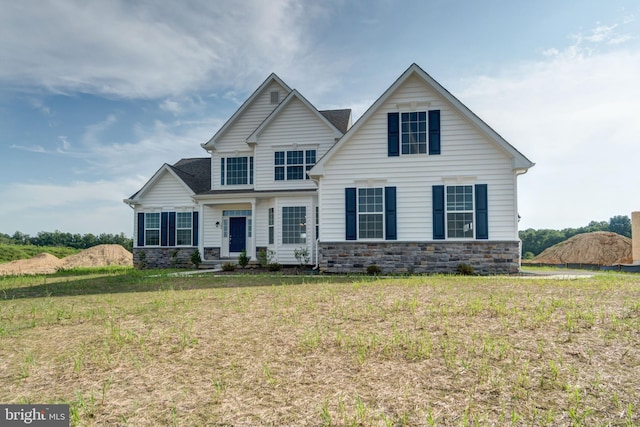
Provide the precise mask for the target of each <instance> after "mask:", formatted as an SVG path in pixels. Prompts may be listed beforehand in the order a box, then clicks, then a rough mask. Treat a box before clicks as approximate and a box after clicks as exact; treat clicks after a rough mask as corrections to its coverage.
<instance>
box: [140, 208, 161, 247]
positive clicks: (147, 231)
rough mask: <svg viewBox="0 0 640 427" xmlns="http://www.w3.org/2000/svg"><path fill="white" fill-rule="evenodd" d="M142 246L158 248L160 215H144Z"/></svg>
mask: <svg viewBox="0 0 640 427" xmlns="http://www.w3.org/2000/svg"><path fill="white" fill-rule="evenodd" d="M144 245H145V246H160V213H159V212H158V213H145V214H144Z"/></svg>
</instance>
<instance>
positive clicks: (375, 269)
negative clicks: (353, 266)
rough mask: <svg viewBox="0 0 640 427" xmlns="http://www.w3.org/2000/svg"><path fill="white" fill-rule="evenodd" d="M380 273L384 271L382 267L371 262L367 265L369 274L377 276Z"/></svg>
mask: <svg viewBox="0 0 640 427" xmlns="http://www.w3.org/2000/svg"><path fill="white" fill-rule="evenodd" d="M380 273H382V269H381V268H380V267H378V266H377V265H375V264H371V265H370V266H368V267H367V274H368V275H369V276H377V275H378V274H380Z"/></svg>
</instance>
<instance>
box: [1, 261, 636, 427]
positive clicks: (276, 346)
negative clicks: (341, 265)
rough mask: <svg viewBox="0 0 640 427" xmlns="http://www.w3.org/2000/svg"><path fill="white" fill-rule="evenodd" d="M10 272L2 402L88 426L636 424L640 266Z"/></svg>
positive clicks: (5, 292)
mask: <svg viewBox="0 0 640 427" xmlns="http://www.w3.org/2000/svg"><path fill="white" fill-rule="evenodd" d="M169 273H171V271H137V270H132V269H124V270H116V269H106V270H101V271H95V270H94V271H92V270H78V271H75V272H64V273H58V274H55V275H50V276H36V277H10V278H4V279H0V366H1V368H2V369H0V401H1V402H5V403H26V402H33V403H69V404H70V405H71V418H72V425H74V426H75V425H185V426H191V425H194V426H195V425H217V424H219V425H325V426H330V425H331V426H387V425H390V426H400V425H407V426H412V425H445V426H448V425H451V426H466V425H514V426H526V425H536V426H537V425H576V426H577V425H584V426H588V425H620V426H626V425H629V426H631V425H638V424H640V414H639V412H638V402H639V401H640V377H639V376H638V375H637V373H638V368H639V367H640V277H638V276H632V275H626V276H625V275H609V274H602V275H597V276H596V277H593V278H584V279H574V280H558V279H553V278H539V279H531V278H521V277H459V276H458V277H454V276H429V277H405V278H369V277H344V276H328V277H327V276H322V275H319V276H311V277H303V276H299V277H284V276H276V275H257V276H256V275H244V276H243V275H237V276H211V275H198V276H188V277H175V276H171V275H170V274H169Z"/></svg>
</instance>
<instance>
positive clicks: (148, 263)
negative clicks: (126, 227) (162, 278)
mask: <svg viewBox="0 0 640 427" xmlns="http://www.w3.org/2000/svg"><path fill="white" fill-rule="evenodd" d="M196 249H198V248H195V247H192V248H133V266H134V267H135V268H194V265H193V264H192V263H191V255H192V254H193V252H194V251H195V250H196Z"/></svg>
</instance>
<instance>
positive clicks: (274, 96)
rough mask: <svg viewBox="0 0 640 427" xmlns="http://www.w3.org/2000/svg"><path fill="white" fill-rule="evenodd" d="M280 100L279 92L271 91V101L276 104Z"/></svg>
mask: <svg viewBox="0 0 640 427" xmlns="http://www.w3.org/2000/svg"><path fill="white" fill-rule="evenodd" d="M279 102H280V93H279V92H278V91H277V90H274V91H273V92H271V103H272V104H277V103H279Z"/></svg>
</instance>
